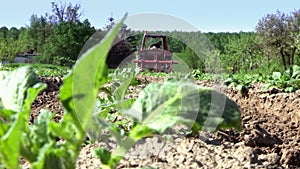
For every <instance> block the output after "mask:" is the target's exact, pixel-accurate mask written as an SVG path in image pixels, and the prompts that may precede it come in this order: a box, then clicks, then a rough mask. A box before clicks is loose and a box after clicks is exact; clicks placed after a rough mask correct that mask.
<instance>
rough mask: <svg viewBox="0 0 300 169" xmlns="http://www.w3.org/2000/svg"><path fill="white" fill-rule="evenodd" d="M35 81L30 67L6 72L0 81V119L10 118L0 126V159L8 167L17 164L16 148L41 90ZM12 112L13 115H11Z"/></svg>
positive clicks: (40, 85)
mask: <svg viewBox="0 0 300 169" xmlns="http://www.w3.org/2000/svg"><path fill="white" fill-rule="evenodd" d="M37 81H38V80H37V78H36V75H35V73H34V72H33V70H32V69H31V68H30V67H21V68H18V69H17V70H15V71H12V72H8V73H7V74H6V75H5V77H3V79H2V80H1V81H0V86H1V90H0V97H1V102H2V103H1V104H2V106H1V109H2V110H1V111H0V112H1V114H0V116H2V117H5V116H6V117H8V116H7V115H9V116H10V118H11V119H9V121H7V123H6V124H4V125H0V127H1V136H2V137H1V139H0V157H1V158H0V159H1V160H3V163H4V164H5V165H6V166H7V167H8V168H17V167H18V165H19V155H20V154H19V153H20V146H21V141H22V139H24V138H23V137H21V136H22V135H23V130H24V128H25V127H26V126H27V123H28V117H29V114H30V107H31V103H32V102H33V101H34V99H35V97H36V96H37V95H38V93H39V91H41V90H42V89H43V88H44V87H45V86H44V85H43V84H41V83H37ZM4 109H6V110H4ZM13 111H14V113H15V114H13V113H12V112H13ZM3 115H4V116H3ZM4 130H5V131H4ZM3 134H4V135H3Z"/></svg>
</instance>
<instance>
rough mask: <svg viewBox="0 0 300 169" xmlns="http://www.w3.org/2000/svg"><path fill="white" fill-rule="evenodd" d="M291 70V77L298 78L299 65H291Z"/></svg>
mask: <svg viewBox="0 0 300 169" xmlns="http://www.w3.org/2000/svg"><path fill="white" fill-rule="evenodd" d="M292 70H293V73H292V78H300V66H298V65H293V67H292Z"/></svg>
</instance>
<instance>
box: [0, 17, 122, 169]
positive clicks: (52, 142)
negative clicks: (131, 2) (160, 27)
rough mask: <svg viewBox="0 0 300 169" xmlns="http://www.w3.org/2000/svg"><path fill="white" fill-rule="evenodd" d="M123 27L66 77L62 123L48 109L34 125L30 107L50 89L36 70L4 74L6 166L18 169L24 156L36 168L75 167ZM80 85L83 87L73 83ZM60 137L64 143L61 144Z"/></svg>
mask: <svg viewBox="0 0 300 169" xmlns="http://www.w3.org/2000/svg"><path fill="white" fill-rule="evenodd" d="M121 23H122V21H121ZM120 26H121V24H118V25H117V26H116V28H115V29H114V30H112V31H111V33H110V34H109V35H108V36H107V38H106V39H105V40H104V41H103V42H101V43H100V44H98V45H96V46H94V47H93V49H92V50H91V51H89V52H87V53H86V54H85V56H83V57H82V58H81V59H80V61H79V62H77V64H76V65H75V66H74V67H73V69H72V71H71V73H70V74H68V76H67V77H65V79H64V85H63V86H62V87H61V89H60V96H59V97H60V101H61V102H62V105H63V107H64V109H65V112H64V115H63V118H62V120H61V122H60V123H56V122H55V121H54V120H52V113H51V112H49V111H47V110H44V111H41V112H40V114H39V117H38V118H37V120H36V121H35V122H34V124H33V125H28V118H29V114H30V105H31V103H32V102H33V101H34V99H35V97H36V96H37V94H38V92H39V91H41V90H42V89H43V88H44V87H45V85H43V84H41V83H37V79H36V75H35V73H34V72H33V70H32V69H31V68H29V67H21V68H19V69H17V70H15V71H12V72H4V73H1V75H2V79H3V80H1V83H0V85H1V93H0V97H1V102H0V113H1V114H0V120H1V123H0V136H1V139H0V147H1V149H0V160H1V163H2V165H4V167H6V168H11V169H14V168H18V165H19V164H18V161H19V157H23V158H24V159H26V160H27V161H28V162H30V163H31V167H32V168H36V169H38V168H75V163H76V158H77V156H78V153H79V150H80V147H81V145H82V142H83V140H84V138H85V134H86V133H85V128H86V126H87V123H88V121H89V119H90V118H91V116H92V114H93V111H94V105H95V101H96V96H97V92H98V88H99V87H100V86H101V85H103V84H104V82H105V81H106V76H107V74H106V73H105V72H106V70H107V69H106V66H105V56H106V54H107V52H108V50H109V48H110V46H111V44H112V42H113V40H114V37H115V36H116V34H117V32H118V29H119V28H120ZM87 67H88V69H87ZM86 73H87V74H88V75H94V76H88V77H90V79H85V78H87V76H82V75H83V74H86ZM95 79H96V81H95ZM78 80H79V81H78ZM79 82H80V85H77V86H76V85H73V84H79ZM91 86H92V90H90V88H91ZM82 87H83V88H82ZM82 89H85V90H82ZM78 105H79V106H80V107H77V106H78ZM81 105H84V106H81ZM20 136H21V137H20ZM57 139H59V140H62V142H61V143H57Z"/></svg>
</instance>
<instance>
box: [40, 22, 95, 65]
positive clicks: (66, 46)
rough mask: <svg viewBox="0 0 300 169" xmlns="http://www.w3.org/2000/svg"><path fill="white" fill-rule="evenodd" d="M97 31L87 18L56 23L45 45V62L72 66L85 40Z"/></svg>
mask: <svg viewBox="0 0 300 169" xmlns="http://www.w3.org/2000/svg"><path fill="white" fill-rule="evenodd" d="M95 32H96V30H95V28H94V27H92V26H91V24H90V23H89V21H88V20H87V19H86V20H85V21H83V22H72V21H67V22H62V23H60V24H58V25H56V26H55V27H54V30H53V34H51V35H50V37H49V38H48V39H47V41H46V44H45V46H44V53H43V57H44V58H42V60H43V62H46V63H52V64H59V65H67V66H71V65H72V64H73V63H74V62H75V61H76V60H77V57H78V55H79V52H80V50H81V49H82V47H83V46H84V44H85V42H86V41H87V40H88V39H89V38H90V36H91V35H93V34H94V33H95Z"/></svg>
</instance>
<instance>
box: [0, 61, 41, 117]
mask: <svg viewBox="0 0 300 169" xmlns="http://www.w3.org/2000/svg"><path fill="white" fill-rule="evenodd" d="M37 82H38V79H37V77H36V75H35V73H34V71H33V70H32V68H31V67H29V66H24V67H21V68H18V69H16V70H14V71H12V72H8V73H7V75H6V76H5V78H4V79H3V80H1V81H0V89H1V90H0V99H1V102H2V105H3V106H4V109H8V110H13V111H14V112H19V111H21V109H22V106H23V104H24V101H25V98H26V91H27V89H28V88H29V87H31V86H33V85H34V84H36V83H37Z"/></svg>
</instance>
